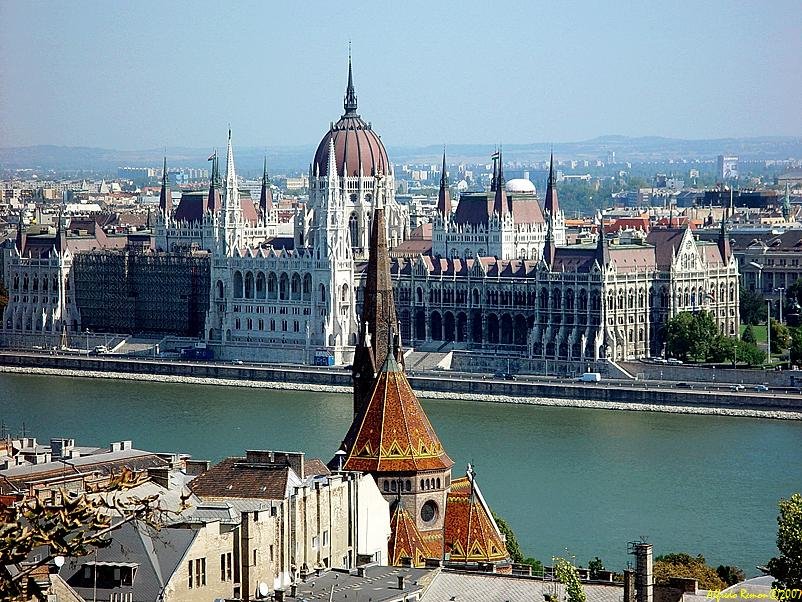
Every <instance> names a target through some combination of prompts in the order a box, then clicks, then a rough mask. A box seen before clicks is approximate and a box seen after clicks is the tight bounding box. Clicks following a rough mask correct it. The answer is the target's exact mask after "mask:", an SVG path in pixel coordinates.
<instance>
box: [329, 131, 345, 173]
mask: <svg viewBox="0 0 802 602" xmlns="http://www.w3.org/2000/svg"><path fill="white" fill-rule="evenodd" d="M343 167H345V157H343ZM326 174H327V175H328V176H329V178H336V177H337V156H336V152H335V150H334V136H333V135H330V136H329V161H328V166H327V168H326Z"/></svg>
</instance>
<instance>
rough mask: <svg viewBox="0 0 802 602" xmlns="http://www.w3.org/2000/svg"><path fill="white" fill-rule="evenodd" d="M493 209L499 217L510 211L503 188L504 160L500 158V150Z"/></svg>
mask: <svg viewBox="0 0 802 602" xmlns="http://www.w3.org/2000/svg"><path fill="white" fill-rule="evenodd" d="M493 211H494V212H495V213H498V214H499V217H504V216H505V215H507V213H511V212H512V208H511V207H510V202H509V200H508V198H507V191H506V189H505V181H504V160H503V158H502V154H501V150H499V152H498V176H497V177H496V195H495V199H494V202H493Z"/></svg>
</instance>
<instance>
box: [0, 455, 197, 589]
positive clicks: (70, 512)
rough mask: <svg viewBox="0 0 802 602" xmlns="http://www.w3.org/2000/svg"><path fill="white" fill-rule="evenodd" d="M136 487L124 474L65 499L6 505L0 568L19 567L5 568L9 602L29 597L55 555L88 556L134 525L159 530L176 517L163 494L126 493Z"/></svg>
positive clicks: (1, 576)
mask: <svg viewBox="0 0 802 602" xmlns="http://www.w3.org/2000/svg"><path fill="white" fill-rule="evenodd" d="M135 485H136V480H135V478H134V477H133V475H132V474H131V473H130V472H128V471H124V472H123V473H121V474H120V475H118V476H116V477H114V478H113V479H111V481H110V482H109V483H108V484H107V485H106V486H104V487H102V488H101V489H99V490H97V491H94V492H91V493H87V492H80V493H76V492H62V493H61V495H60V496H57V497H60V498H61V499H55V500H52V501H51V500H48V501H42V500H40V499H38V498H36V497H31V498H28V499H25V500H23V501H21V502H18V503H14V504H11V505H9V506H0V569H2V568H3V567H7V566H12V565H16V566H17V567H18V568H19V570H18V571H16V572H14V573H13V574H12V573H11V572H9V571H5V570H0V592H3V594H4V595H5V596H6V597H5V598H3V599H4V600H18V599H27V596H26V589H27V586H28V580H29V579H30V577H31V575H32V574H33V573H34V572H35V571H36V569H37V568H39V567H41V566H44V565H46V564H49V563H50V562H52V561H53V559H54V558H55V557H57V556H62V557H65V558H66V557H73V558H75V557H81V556H87V555H89V554H91V553H92V552H93V551H94V550H95V549H97V548H103V547H106V546H108V545H109V544H111V541H112V539H111V537H112V535H111V534H112V532H113V531H115V530H116V529H118V528H120V527H121V526H123V525H124V524H126V523H128V522H131V521H135V520H139V521H143V522H144V523H146V524H148V525H151V526H154V527H157V528H158V527H159V526H160V525H161V524H162V522H163V520H164V519H165V518H166V516H168V515H171V514H174V513H175V511H168V510H166V509H165V508H163V507H162V506H161V505H160V501H159V496H158V495H151V496H147V497H144V498H139V497H136V496H131V495H125V493H127V490H129V489H131V488H132V487H134V486H135ZM182 503H185V500H184V498H182ZM184 507H185V506H184ZM179 511H180V509H179ZM40 549H46V550H47V551H46V552H44V553H40V552H37V557H36V558H37V559H36V560H35V561H33V562H31V561H30V559H31V557H32V554H33V552H34V551H35V550H40Z"/></svg>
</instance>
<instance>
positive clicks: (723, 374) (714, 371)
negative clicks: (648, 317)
mask: <svg viewBox="0 0 802 602" xmlns="http://www.w3.org/2000/svg"><path fill="white" fill-rule="evenodd" d="M621 367H622V368H624V369H625V370H627V371H628V372H629V373H630V374H632V375H633V376H637V377H638V378H645V379H648V380H670V381H675V382H699V383H740V384H743V385H750V384H751V385H760V384H763V385H768V386H770V387H800V386H802V371H801V370H758V369H743V368H739V369H737V370H733V369H731V368H706V367H703V366H692V365H691V366H689V365H683V366H672V365H671V364H649V363H645V362H621Z"/></svg>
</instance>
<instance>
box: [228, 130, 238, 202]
mask: <svg viewBox="0 0 802 602" xmlns="http://www.w3.org/2000/svg"><path fill="white" fill-rule="evenodd" d="M232 185H233V186H235V187H236V185H237V172H236V171H235V170H234V150H233V149H232V147H231V128H230V127H229V128H228V148H227V149H226V190H228V189H229V188H230V187H231V186H232Z"/></svg>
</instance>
